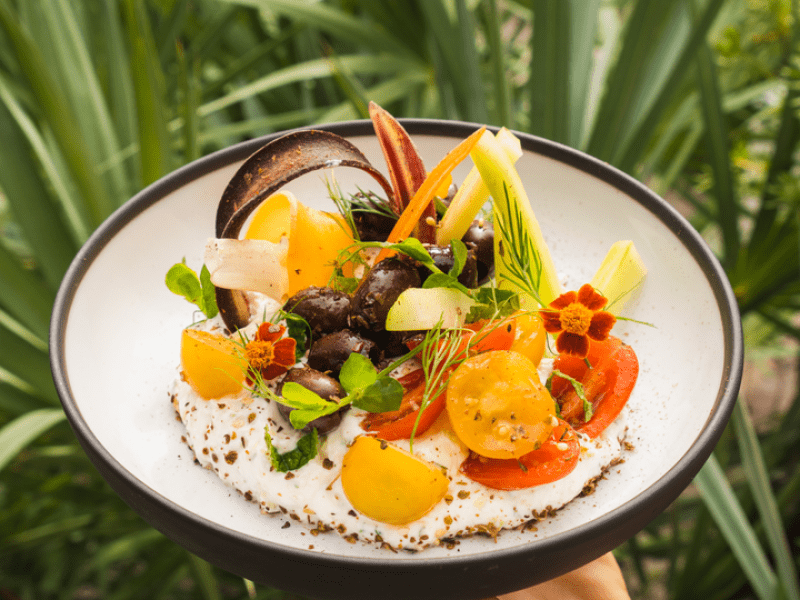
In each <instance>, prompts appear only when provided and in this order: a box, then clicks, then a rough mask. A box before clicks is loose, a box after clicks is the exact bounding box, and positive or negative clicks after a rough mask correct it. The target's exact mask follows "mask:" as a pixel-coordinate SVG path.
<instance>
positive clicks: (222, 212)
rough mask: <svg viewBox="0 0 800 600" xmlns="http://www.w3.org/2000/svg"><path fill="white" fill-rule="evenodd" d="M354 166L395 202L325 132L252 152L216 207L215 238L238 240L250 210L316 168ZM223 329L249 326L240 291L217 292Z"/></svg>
mask: <svg viewBox="0 0 800 600" xmlns="http://www.w3.org/2000/svg"><path fill="white" fill-rule="evenodd" d="M338 166H343V167H353V168H356V169H360V170H362V171H365V172H367V173H369V174H370V175H371V176H372V177H373V178H374V179H375V180H376V181H377V182H378V183H379V184H380V185H381V187H382V188H383V190H384V191H385V192H386V194H387V196H388V197H389V198H392V197H393V190H392V186H391V184H390V183H389V182H388V181H387V180H386V179H385V178H384V177H383V175H381V173H380V172H379V171H378V170H376V169H375V167H373V166H372V165H371V164H370V162H369V161H368V160H367V158H366V157H365V156H364V155H363V154H362V153H361V151H360V150H359V149H358V148H356V147H355V146H354V145H353V144H351V143H350V142H348V141H347V140H345V139H344V138H343V137H341V136H338V135H336V134H334V133H330V132H328V131H319V130H303V131H297V132H294V133H289V134H287V135H285V136H283V137H280V138H278V139H276V140H273V141H272V142H270V143H268V144H267V145H265V146H264V147H263V148H261V149H260V150H258V151H256V152H255V153H254V154H253V155H252V156H250V158H248V159H247V160H246V161H245V162H244V164H243V165H242V166H241V167H240V168H239V170H238V171H237V172H236V174H235V175H234V176H233V177H232V178H231V180H230V182H229V183H228V187H227V188H226V189H225V191H224V192H223V194H222V198H221V199H220V202H219V206H218V207H217V220H216V235H217V237H218V238H231V239H236V238H238V237H239V234H240V232H241V229H242V226H243V225H244V223H245V222H246V221H247V218H248V217H249V216H250V215H251V214H252V213H253V211H254V210H255V209H256V208H257V207H258V206H259V205H260V204H261V203H262V202H263V201H264V200H266V199H267V198H268V197H269V196H271V195H272V194H273V193H275V192H277V191H278V190H279V189H280V188H282V187H283V186H284V185H286V184H287V183H288V182H290V181H292V180H293V179H296V178H298V177H300V176H301V175H304V174H306V173H309V172H311V171H316V170H318V169H327V168H332V167H338ZM216 296H217V306H218V307H219V311H220V314H221V315H222V319H223V321H225V325H226V326H227V327H228V329H229V330H230V331H235V330H236V329H240V328H242V327H244V326H245V325H247V323H248V322H249V320H250V313H249V310H248V308H247V303H246V302H245V299H244V294H243V293H242V292H241V291H240V290H228V289H224V288H217V289H216Z"/></svg>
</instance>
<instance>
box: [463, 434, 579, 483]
mask: <svg viewBox="0 0 800 600" xmlns="http://www.w3.org/2000/svg"><path fill="white" fill-rule="evenodd" d="M580 453H581V446H580V443H579V442H578V437H577V435H576V434H575V431H574V430H573V429H572V428H571V427H570V426H569V425H568V424H567V423H565V422H564V421H561V420H559V423H558V425H556V427H554V428H553V432H552V433H551V434H550V437H549V438H547V441H546V442H545V443H544V444H542V446H541V447H540V448H539V449H538V450H534V451H533V452H529V453H528V454H525V455H523V456H521V457H520V458H519V459H513V458H485V457H483V456H478V455H477V454H475V453H471V454H470V456H469V457H468V458H467V460H465V461H464V462H463V463H462V464H461V472H462V473H464V475H466V476H467V477H469V478H470V479H472V480H473V481H477V482H478V483H482V484H483V485H485V486H486V487H490V488H492V489H495V490H521V489H525V488H529V487H533V486H535V485H542V484H544V483H551V482H553V481H558V480H559V479H562V478H563V477H566V476H567V475H569V474H570V473H571V472H572V471H573V470H574V469H575V467H576V466H577V465H578V460H579V458H580Z"/></svg>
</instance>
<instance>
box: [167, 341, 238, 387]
mask: <svg viewBox="0 0 800 600" xmlns="http://www.w3.org/2000/svg"><path fill="white" fill-rule="evenodd" d="M243 361H244V359H243V358H242V357H240V355H239V348H238V346H237V345H236V343H235V342H234V341H233V340H230V339H228V338H226V337H224V336H221V335H215V334H213V333H210V332H208V331H199V330H196V329H184V330H183V335H182V336H181V368H182V370H183V375H184V377H186V381H187V382H188V383H189V385H190V386H192V389H194V391H195V392H197V393H198V394H199V395H200V396H202V397H203V398H205V399H206V400H211V399H213V398H222V397H223V396H227V395H229V394H235V393H237V392H238V391H239V390H240V389H242V385H243V383H244V371H243V367H244V362H243Z"/></svg>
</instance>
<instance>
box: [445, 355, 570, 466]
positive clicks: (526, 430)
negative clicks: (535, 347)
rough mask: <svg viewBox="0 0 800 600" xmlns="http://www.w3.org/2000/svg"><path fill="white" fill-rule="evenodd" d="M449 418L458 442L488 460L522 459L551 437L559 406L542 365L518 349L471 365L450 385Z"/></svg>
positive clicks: (482, 357)
mask: <svg viewBox="0 0 800 600" xmlns="http://www.w3.org/2000/svg"><path fill="white" fill-rule="evenodd" d="M447 414H448V416H449V417H450V422H451V423H452V425H453V430H454V431H455V432H456V435H457V436H458V438H459V439H460V440H461V441H462V442H464V444H465V445H466V446H467V447H468V448H469V449H470V450H472V451H473V452H476V453H478V454H480V455H481V456H486V457H488V458H519V457H520V456H522V455H524V454H527V453H528V452H531V451H532V450H535V449H536V448H538V447H539V446H540V445H541V444H542V443H543V442H544V441H545V440H546V439H547V436H549V435H550V432H551V431H552V429H553V423H555V419H554V418H553V417H555V414H556V407H555V402H554V401H553V398H552V396H550V393H549V392H548V391H547V388H545V387H544V386H543V385H542V382H541V381H540V380H539V375H538V373H537V372H536V365H534V364H533V362H532V361H531V360H530V359H529V358H528V357H526V356H524V355H522V354H520V353H519V352H514V351H512V350H495V351H492V352H484V353H482V354H478V355H476V356H473V357H471V358H468V359H467V360H465V361H464V362H463V363H461V365H459V367H458V368H457V369H456V370H455V371H454V372H453V374H452V375H451V376H450V381H449V383H448V385H447Z"/></svg>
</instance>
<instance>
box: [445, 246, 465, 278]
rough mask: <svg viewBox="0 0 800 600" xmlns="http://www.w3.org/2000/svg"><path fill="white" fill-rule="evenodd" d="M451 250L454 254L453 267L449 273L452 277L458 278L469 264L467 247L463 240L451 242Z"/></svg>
mask: <svg viewBox="0 0 800 600" xmlns="http://www.w3.org/2000/svg"><path fill="white" fill-rule="evenodd" d="M450 250H452V252H453V266H452V268H451V269H450V271H449V272H448V273H447V274H448V275H450V276H451V277H456V278H457V277H458V276H459V275H461V271H463V270H464V265H465V264H467V246H466V244H464V242H462V241H461V240H457V239H452V240H450Z"/></svg>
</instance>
